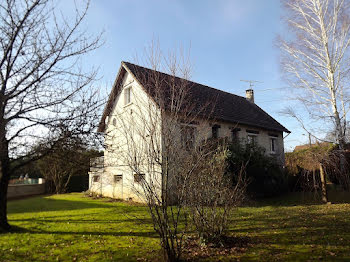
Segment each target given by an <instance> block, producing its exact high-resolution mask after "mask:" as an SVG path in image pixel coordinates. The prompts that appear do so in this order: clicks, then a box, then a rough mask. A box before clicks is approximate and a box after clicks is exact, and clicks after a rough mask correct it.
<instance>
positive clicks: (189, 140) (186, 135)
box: [181, 126, 195, 150]
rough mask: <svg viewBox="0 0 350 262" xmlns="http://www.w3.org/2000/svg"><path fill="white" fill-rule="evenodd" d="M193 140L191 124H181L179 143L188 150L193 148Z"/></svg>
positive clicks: (193, 132) (193, 134)
mask: <svg viewBox="0 0 350 262" xmlns="http://www.w3.org/2000/svg"><path fill="white" fill-rule="evenodd" d="M194 140H195V127H193V126H181V143H182V145H183V146H184V147H185V148H186V150H189V149H191V148H193V146H194Z"/></svg>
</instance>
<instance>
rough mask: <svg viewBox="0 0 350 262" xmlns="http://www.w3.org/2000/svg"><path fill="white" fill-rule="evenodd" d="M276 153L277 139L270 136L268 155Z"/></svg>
mask: <svg viewBox="0 0 350 262" xmlns="http://www.w3.org/2000/svg"><path fill="white" fill-rule="evenodd" d="M272 147H273V148H272ZM276 153H277V137H271V136H270V154H276Z"/></svg>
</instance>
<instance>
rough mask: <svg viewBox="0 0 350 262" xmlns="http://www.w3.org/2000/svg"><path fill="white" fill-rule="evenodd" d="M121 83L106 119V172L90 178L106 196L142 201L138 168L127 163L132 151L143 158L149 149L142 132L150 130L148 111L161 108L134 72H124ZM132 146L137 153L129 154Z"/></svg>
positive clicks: (98, 192)
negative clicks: (128, 94)
mask: <svg viewBox="0 0 350 262" xmlns="http://www.w3.org/2000/svg"><path fill="white" fill-rule="evenodd" d="M122 86H123V89H122V90H121V92H120V93H119V95H118V96H117V98H116V99H115V103H114V106H113V109H112V110H111V113H110V114H109V116H108V121H107V123H106V130H105V151H104V172H103V175H101V176H100V181H99V182H92V180H93V178H92V177H91V178H90V181H91V186H90V190H91V191H93V192H95V193H97V194H101V195H104V196H107V197H113V198H121V199H130V198H131V199H133V200H134V201H141V200H140V196H139V192H138V191H140V190H141V187H139V186H138V184H135V183H134V173H135V172H134V171H133V170H132V169H131V168H130V165H129V164H128V163H130V161H131V158H132V156H133V155H135V154H137V155H138V156H139V158H140V159H141V158H143V156H142V155H144V154H145V153H146V152H144V148H145V147H144V138H142V137H140V135H139V134H140V133H147V131H146V130H147V125H145V123H147V122H150V121H149V120H148V119H147V118H148V115H149V113H147V112H150V110H154V112H157V111H159V110H158V109H156V106H155V104H154V102H153V101H152V100H151V99H150V98H149V96H148V95H147V94H146V92H145V91H144V90H143V88H142V87H141V86H140V85H139V84H138V82H137V81H136V80H135V79H134V78H133V76H132V75H131V74H129V73H126V74H125V76H124V79H123V81H122ZM130 87H131V103H130V104H127V105H126V104H125V101H124V94H125V92H126V89H127V88H130ZM150 108H152V109H150ZM154 115H157V113H155V114H154ZM157 120H158V119H157ZM114 124H116V125H114ZM155 125H157V126H158V125H159V128H160V123H158V122H157V123H155ZM149 128H151V127H149ZM131 137H132V138H133V140H134V141H132V142H130V141H131V140H130V138H131ZM132 150H136V153H130V154H129V152H131V151H132ZM115 175H122V181H120V182H118V183H115V182H114V176H115ZM147 176H148V174H146V177H147Z"/></svg>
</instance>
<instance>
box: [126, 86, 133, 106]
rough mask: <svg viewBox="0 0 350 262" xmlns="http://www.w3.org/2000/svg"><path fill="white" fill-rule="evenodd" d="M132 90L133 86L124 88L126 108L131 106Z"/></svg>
mask: <svg viewBox="0 0 350 262" xmlns="http://www.w3.org/2000/svg"><path fill="white" fill-rule="evenodd" d="M131 88H132V86H128V87H125V88H124V105H125V106H127V105H129V104H131Z"/></svg>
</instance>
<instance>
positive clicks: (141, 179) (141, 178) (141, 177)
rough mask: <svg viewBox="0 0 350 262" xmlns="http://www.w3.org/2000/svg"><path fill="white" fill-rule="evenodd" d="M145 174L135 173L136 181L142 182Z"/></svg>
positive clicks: (137, 182)
mask: <svg viewBox="0 0 350 262" xmlns="http://www.w3.org/2000/svg"><path fill="white" fill-rule="evenodd" d="M145 176H146V175H145V174H134V183H136V184H140V183H141V182H142V181H143V180H144V179H145Z"/></svg>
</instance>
